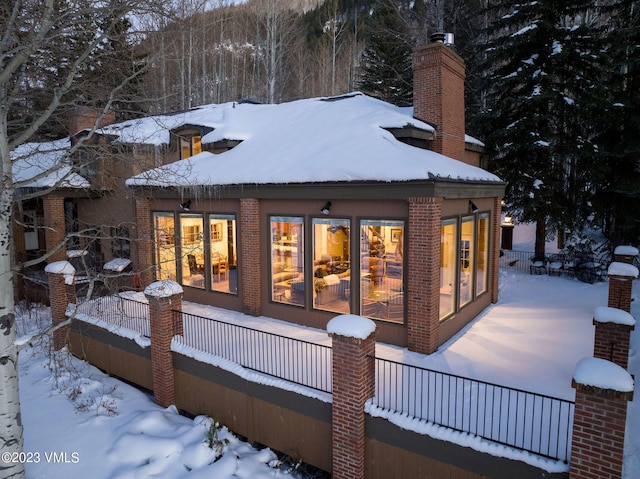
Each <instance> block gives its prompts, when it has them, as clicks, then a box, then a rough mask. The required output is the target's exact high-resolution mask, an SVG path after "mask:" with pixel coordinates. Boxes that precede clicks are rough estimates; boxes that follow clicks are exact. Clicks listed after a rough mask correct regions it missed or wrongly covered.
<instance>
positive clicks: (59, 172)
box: [11, 138, 90, 188]
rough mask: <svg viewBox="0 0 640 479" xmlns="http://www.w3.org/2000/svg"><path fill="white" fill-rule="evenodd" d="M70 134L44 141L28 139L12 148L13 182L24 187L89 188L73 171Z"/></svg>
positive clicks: (84, 180) (85, 181)
mask: <svg viewBox="0 0 640 479" xmlns="http://www.w3.org/2000/svg"><path fill="white" fill-rule="evenodd" d="M70 148H71V141H70V140H69V138H63V139H61V140H54V141H48V142H44V143H24V144H22V145H20V146H18V147H17V148H16V149H14V150H13V151H12V152H11V159H12V161H13V165H12V172H13V182H14V184H17V185H18V186H19V187H21V188H53V187H60V188H89V186H90V185H89V182H88V181H87V180H86V179H85V178H83V177H82V176H80V175H79V174H77V173H74V172H73V169H72V167H71V164H70V161H69V150H70Z"/></svg>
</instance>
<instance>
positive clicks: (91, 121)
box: [68, 106, 116, 137]
mask: <svg viewBox="0 0 640 479" xmlns="http://www.w3.org/2000/svg"><path fill="white" fill-rule="evenodd" d="M102 111H103V110H102V108H94V107H91V106H76V107H75V108H73V109H72V110H70V111H69V113H68V128H69V136H70V137H73V136H75V135H76V134H77V133H78V132H80V131H82V130H87V129H91V128H93V127H94V125H95V124H96V121H97V120H98V118H99V117H100V115H101V114H102ZM115 121H116V114H115V112H114V111H113V110H107V112H106V113H105V114H104V116H103V117H102V119H101V120H100V122H99V123H98V125H97V127H98V128H100V127H103V126H107V125H110V124H111V123H113V122H115Z"/></svg>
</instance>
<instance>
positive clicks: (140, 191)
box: [133, 178, 505, 200]
mask: <svg viewBox="0 0 640 479" xmlns="http://www.w3.org/2000/svg"><path fill="white" fill-rule="evenodd" d="M133 189H134V191H135V194H136V195H138V196H150V197H153V198H183V197H187V196H190V197H195V198H200V199H206V198H210V199H222V198H228V199H238V198H257V199H300V198H304V199H311V200H326V199H327V198H331V199H340V200H348V199H367V200H369V199H402V200H405V199H407V198H410V197H417V196H425V197H441V198H445V199H458V198H491V197H496V196H503V195H504V191H505V183H502V182H495V183H491V182H467V181H455V180H447V181H443V180H438V179H435V178H434V179H433V180H421V181H404V182H392V183H380V182H377V181H376V182H373V181H371V182H369V181H367V182H327V183H296V184H264V185H255V184H254V185H209V186H206V185H205V186H193V187H184V188H176V187H172V188H152V187H141V186H135V187H133Z"/></svg>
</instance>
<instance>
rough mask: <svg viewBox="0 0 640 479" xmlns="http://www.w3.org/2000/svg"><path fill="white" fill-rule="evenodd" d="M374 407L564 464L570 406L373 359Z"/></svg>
mask: <svg viewBox="0 0 640 479" xmlns="http://www.w3.org/2000/svg"><path fill="white" fill-rule="evenodd" d="M375 365H376V396H375V398H374V400H373V403H374V404H375V405H376V406H378V407H380V408H382V409H384V410H389V411H396V412H399V413H401V414H404V415H407V416H410V417H413V418H417V419H422V420H425V421H428V422H431V423H434V424H437V425H440V426H444V427H447V428H450V429H454V430H456V431H461V432H465V433H469V434H473V435H475V436H478V437H481V438H484V439H488V440H490V441H493V442H496V443H499V444H504V445H507V446H511V447H515V448H518V449H521V450H524V451H528V452H532V453H535V454H538V455H541V456H545V457H549V458H552V459H557V460H561V461H565V462H567V461H568V460H569V454H570V450H571V431H572V424H573V411H574V403H573V402H571V401H567V400H564V399H558V398H553V397H549V396H545V395H542V394H536V393H531V392H528V391H523V390H520V389H514V388H509V387H505V386H500V385H497V384H492V383H488V382H483V381H478V380H475V379H469V378H465V377H462V376H456V375H453V374H448V373H443V372H438V371H432V370H429V369H424V368H420V367H417V366H411V365H407V364H403V363H397V362H395V361H390V360H386V359H381V358H375Z"/></svg>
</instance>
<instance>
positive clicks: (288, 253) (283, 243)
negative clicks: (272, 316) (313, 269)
mask: <svg viewBox="0 0 640 479" xmlns="http://www.w3.org/2000/svg"><path fill="white" fill-rule="evenodd" d="M304 283H305V282H304V220H303V218H296V217H285V216H274V217H272V218H271V299H272V301H275V302H278V303H287V304H297V305H301V306H304V304H305V284H304Z"/></svg>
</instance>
